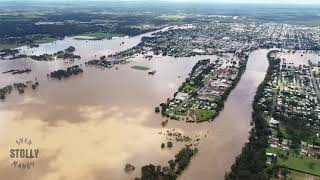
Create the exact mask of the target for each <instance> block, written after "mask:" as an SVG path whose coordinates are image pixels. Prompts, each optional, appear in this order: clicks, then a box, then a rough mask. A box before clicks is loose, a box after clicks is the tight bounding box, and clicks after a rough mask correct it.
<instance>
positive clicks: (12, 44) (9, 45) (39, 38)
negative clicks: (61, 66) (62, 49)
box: [0, 37, 57, 49]
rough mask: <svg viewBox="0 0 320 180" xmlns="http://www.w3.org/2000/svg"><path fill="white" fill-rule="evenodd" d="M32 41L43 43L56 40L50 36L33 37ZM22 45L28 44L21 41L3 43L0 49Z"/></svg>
mask: <svg viewBox="0 0 320 180" xmlns="http://www.w3.org/2000/svg"><path fill="white" fill-rule="evenodd" d="M33 39H34V42H33V44H45V43H51V42H54V41H56V40H57V39H56V38H52V37H33ZM24 45H28V44H23V43H10V44H8V43H4V44H0V49H13V48H18V47H21V46H24Z"/></svg>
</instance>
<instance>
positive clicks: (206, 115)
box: [195, 109, 216, 122]
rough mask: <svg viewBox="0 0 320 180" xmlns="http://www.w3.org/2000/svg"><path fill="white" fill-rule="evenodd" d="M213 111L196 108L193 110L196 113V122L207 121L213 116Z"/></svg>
mask: <svg viewBox="0 0 320 180" xmlns="http://www.w3.org/2000/svg"><path fill="white" fill-rule="evenodd" d="M215 113H216V112H215V111H213V110H210V111H209V110H203V109H197V110H196V111H195V115H196V118H197V121H198V122H201V121H208V120H210V119H212V118H213V117H214V115H215Z"/></svg>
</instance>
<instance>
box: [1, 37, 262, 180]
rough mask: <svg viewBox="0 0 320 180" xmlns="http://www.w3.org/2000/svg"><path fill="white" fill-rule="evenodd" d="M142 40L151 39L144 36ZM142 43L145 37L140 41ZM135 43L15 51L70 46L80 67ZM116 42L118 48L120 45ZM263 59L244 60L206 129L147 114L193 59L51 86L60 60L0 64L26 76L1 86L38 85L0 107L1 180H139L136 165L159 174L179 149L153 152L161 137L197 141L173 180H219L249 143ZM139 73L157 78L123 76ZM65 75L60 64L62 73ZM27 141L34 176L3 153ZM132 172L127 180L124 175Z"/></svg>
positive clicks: (95, 73)
mask: <svg viewBox="0 0 320 180" xmlns="http://www.w3.org/2000/svg"><path fill="white" fill-rule="evenodd" d="M149 34H150V33H149ZM147 35H148V34H147ZM141 37H142V36H137V37H132V38H128V37H124V38H115V39H112V40H102V41H79V40H74V39H72V38H66V39H65V40H61V41H57V42H55V43H53V44H44V45H40V47H39V48H34V49H27V48H26V47H23V48H22V51H25V53H34V54H43V53H53V52H56V51H58V50H62V49H65V48H67V47H68V46H70V45H72V46H74V47H76V52H75V54H80V55H81V56H82V57H83V58H82V60H80V61H77V62H75V64H83V62H84V61H86V60H90V59H92V58H94V57H95V55H97V57H99V56H101V55H108V54H110V53H112V52H116V51H120V50H124V49H127V48H129V47H131V46H134V45H135V44H137V43H138V42H139V41H140V39H141ZM122 41H124V42H125V43H124V45H120V43H121V42H122ZM266 54H267V50H257V51H254V52H252V53H251V55H250V58H249V61H248V66H247V70H246V72H245V73H244V75H243V77H242V78H241V81H240V82H239V84H238V85H237V87H236V88H235V89H234V90H233V91H232V93H231V94H230V96H229V98H228V100H227V101H226V103H225V109H224V110H223V111H222V112H221V114H220V116H219V117H218V118H216V120H215V121H214V122H211V123H202V124H187V123H184V122H177V121H169V123H168V124H167V126H166V127H162V126H161V121H163V120H164V119H163V118H162V117H160V115H158V114H155V113H154V107H155V106H157V105H159V104H160V103H161V102H164V101H165V100H166V99H167V98H168V97H172V96H173V93H174V92H175V91H176V90H177V88H178V87H179V86H180V84H181V83H182V82H183V81H184V79H185V78H186V77H187V76H188V73H189V72H190V71H191V68H192V67H193V65H194V64H195V63H196V62H197V61H198V60H200V59H203V58H211V59H216V58H217V57H215V56H203V57H201V56H197V57H190V58H173V57H162V56H161V57H160V56H159V57H155V58H153V59H152V60H151V61H147V60H144V59H142V58H139V57H137V58H135V60H133V61H132V62H130V63H128V64H125V65H119V66H118V69H115V68H113V69H97V68H94V67H84V65H83V69H84V73H83V74H82V75H79V76H75V77H71V78H69V79H66V80H61V81H58V80H50V79H47V77H46V74H47V73H48V72H50V71H52V70H55V69H58V68H59V67H65V66H66V64H65V63H64V62H63V61H53V62H38V61H34V60H31V59H21V60H14V61H0V71H1V72H3V71H6V70H9V69H17V68H31V69H32V72H31V73H29V74H22V75H11V74H0V85H1V87H2V86H4V85H8V84H12V82H21V81H26V80H34V79H35V78H37V80H38V81H39V83H40V86H39V88H38V89H36V90H31V89H28V90H27V91H26V92H25V93H24V94H23V95H18V94H16V93H12V94H11V95H9V96H7V98H6V100H5V101H3V102H0V132H1V136H0V175H1V177H6V179H12V180H22V179H23V180H64V179H66V180H100V179H106V180H109V179H110V180H122V179H134V177H137V176H139V174H140V168H141V166H143V165H146V164H149V163H152V164H155V165H158V164H159V165H167V162H168V160H170V159H172V158H174V155H175V154H176V153H177V152H178V151H179V150H180V149H181V147H183V146H184V144H182V143H175V142H174V144H173V148H172V149H164V150H162V149H161V148H160V145H161V143H163V142H164V143H166V142H167V140H166V139H165V137H164V136H163V135H162V134H161V133H163V132H165V131H166V130H167V129H176V130H178V131H180V132H182V133H183V134H184V135H189V136H194V135H204V134H206V135H207V137H206V138H204V137H203V138H202V139H201V141H200V145H199V147H198V149H199V154H197V155H196V156H195V157H194V158H193V159H192V161H191V164H190V166H189V168H188V169H187V170H186V171H185V172H184V173H183V174H182V176H181V177H180V179H190V180H192V179H203V180H205V179H223V176H224V174H225V172H226V171H227V170H228V169H229V168H230V166H231V165H232V163H233V162H234V159H235V157H236V156H237V155H238V154H239V153H240V151H241V148H242V146H243V145H244V143H245V142H246V141H247V139H248V132H249V130H250V125H249V124H250V121H251V110H252V108H251V102H252V100H253V96H254V94H255V91H256V88H257V86H258V85H259V84H260V82H261V81H262V80H263V78H264V75H265V72H266V69H267V59H266ZM134 65H143V66H147V67H150V68H151V69H152V70H156V71H157V73H156V75H155V76H148V75H147V72H146V71H139V70H135V69H132V68H130V67H131V66H134ZM67 66H68V65H67ZM21 137H26V138H29V139H32V147H34V148H39V150H40V153H39V158H38V159H36V160H35V164H34V168H32V169H31V170H21V169H17V168H13V167H12V159H11V158H10V156H9V155H10V153H9V152H10V149H12V148H15V147H16V146H17V145H16V139H18V138H21ZM126 163H131V164H133V165H134V166H135V167H136V170H135V171H133V172H132V173H129V174H127V173H125V172H124V166H125V164H126Z"/></svg>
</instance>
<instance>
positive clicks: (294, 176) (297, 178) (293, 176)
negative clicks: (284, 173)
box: [288, 170, 320, 180]
mask: <svg viewBox="0 0 320 180" xmlns="http://www.w3.org/2000/svg"><path fill="white" fill-rule="evenodd" d="M301 179H308V180H320V177H317V176H313V175H310V174H305V173H301V172H298V171H292V170H290V171H289V176H288V180H301Z"/></svg>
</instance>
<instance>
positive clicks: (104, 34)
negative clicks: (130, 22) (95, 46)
mask: <svg viewBox="0 0 320 180" xmlns="http://www.w3.org/2000/svg"><path fill="white" fill-rule="evenodd" d="M79 36H89V37H94V38H95V39H105V38H107V39H110V38H112V37H121V36H125V35H124V34H120V33H111V32H89V33H83V34H79Z"/></svg>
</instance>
